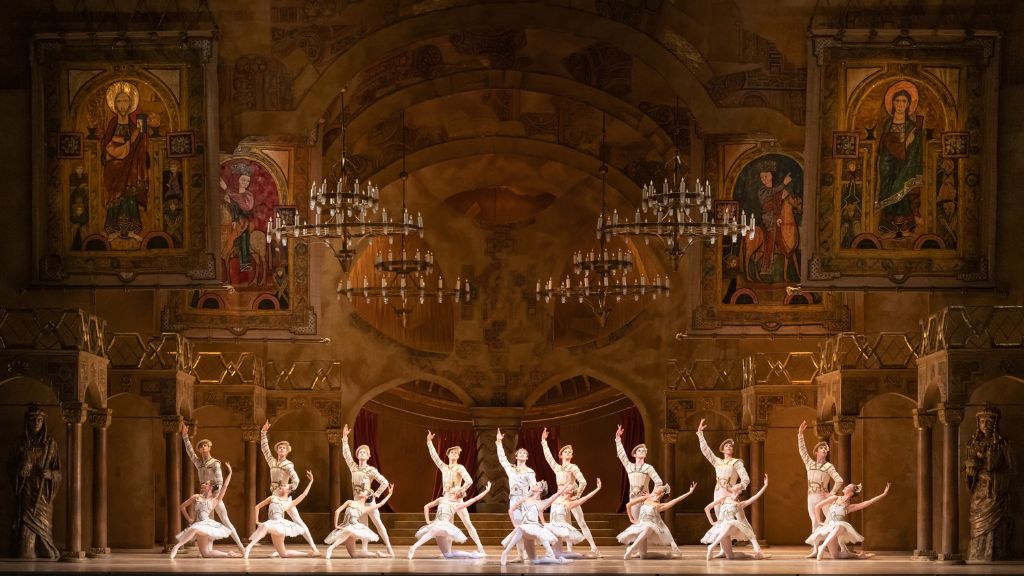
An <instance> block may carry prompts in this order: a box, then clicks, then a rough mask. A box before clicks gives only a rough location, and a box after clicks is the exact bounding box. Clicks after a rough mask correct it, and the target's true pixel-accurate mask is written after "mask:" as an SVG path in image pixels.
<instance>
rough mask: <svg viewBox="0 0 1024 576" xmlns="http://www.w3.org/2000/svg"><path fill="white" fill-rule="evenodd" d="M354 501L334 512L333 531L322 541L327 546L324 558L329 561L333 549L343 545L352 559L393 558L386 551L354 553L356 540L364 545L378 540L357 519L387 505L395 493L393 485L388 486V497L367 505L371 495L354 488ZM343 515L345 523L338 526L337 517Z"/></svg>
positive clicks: (366, 489)
mask: <svg viewBox="0 0 1024 576" xmlns="http://www.w3.org/2000/svg"><path fill="white" fill-rule="evenodd" d="M355 490H356V492H355V498H356V499H355V500H348V501H347V502H345V503H344V504H342V505H341V506H339V507H338V509H337V510H335V511H334V526H335V529H334V531H332V532H331V533H330V534H328V535H327V538H325V539H324V544H329V545H330V546H329V547H328V548H327V555H326V558H327V559H328V560H330V559H331V554H333V553H334V549H335V548H336V547H337V546H338V544H344V545H345V550H347V551H348V555H349V556H350V557H352V558H388V557H391V556H394V554H393V553H392V552H391V551H390V550H388V551H387V553H384V552H381V551H377V553H375V554H371V553H370V552H369V551H368V550H366V549H365V548H364V549H363V550H361V551H358V552H357V551H356V540H362V541H363V542H364V543H367V542H376V541H377V540H379V539H380V537H378V536H377V535H376V534H374V532H373V530H370V527H369V526H367V525H366V524H363V523H361V522H359V518H361V517H362V516H364V515H369V516H370V517H372V515H373V512H375V511H376V510H377V509H378V508H380V507H381V506H383V505H385V504H387V503H388V500H389V499H390V498H391V494H392V493H394V491H395V485H394V484H389V485H388V495H387V496H385V497H384V499H383V500H381V501H380V502H376V503H374V504H370V505H367V504H366V502H367V500H368V499H369V497H370V496H371V495H372V494H373V492H370V490H369V489H368V488H356V489H355ZM342 512H344V513H345V521H344V522H343V523H341V524H338V517H339V516H341V513H342Z"/></svg>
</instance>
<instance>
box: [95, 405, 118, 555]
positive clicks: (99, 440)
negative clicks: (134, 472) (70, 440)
mask: <svg viewBox="0 0 1024 576" xmlns="http://www.w3.org/2000/svg"><path fill="white" fill-rule="evenodd" d="M111 414H113V410H110V409H109V408H100V409H99V410H90V411H89V424H90V425H91V426H92V548H90V549H89V556H92V557H104V558H105V557H107V556H110V547H109V546H107V428H108V427H109V426H110V417H111Z"/></svg>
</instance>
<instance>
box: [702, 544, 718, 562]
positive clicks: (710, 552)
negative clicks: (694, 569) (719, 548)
mask: <svg viewBox="0 0 1024 576" xmlns="http://www.w3.org/2000/svg"><path fill="white" fill-rule="evenodd" d="M714 546H715V545H714V544H709V545H708V553H707V556H706V557H705V558H704V559H705V560H711V558H712V557H713V554H714V552H715V547H714Z"/></svg>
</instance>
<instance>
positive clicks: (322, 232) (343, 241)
mask: <svg viewBox="0 0 1024 576" xmlns="http://www.w3.org/2000/svg"><path fill="white" fill-rule="evenodd" d="M341 115H342V117H341V118H342V120H341V160H339V161H338V163H337V164H335V166H337V167H338V168H339V174H338V181H337V182H336V183H335V185H334V187H333V188H328V186H327V180H326V179H324V180H323V182H321V183H320V184H319V185H317V184H316V183H314V184H313V186H312V188H311V189H310V191H309V217H310V219H311V220H308V221H307V220H303V219H300V218H299V217H298V214H297V212H296V211H295V209H294V208H290V209H288V208H284V209H278V210H277V212H276V213H275V215H274V217H273V218H271V219H270V221H269V222H268V223H267V243H271V242H274V241H276V242H279V243H280V244H281V246H287V245H288V240H289V239H292V240H298V241H305V242H322V243H323V244H324V245H326V246H328V247H329V248H330V249H331V251H332V252H333V253H334V257H335V259H337V260H338V263H339V264H340V265H341V269H342V270H343V271H344V272H348V271H349V270H350V269H351V267H352V261H353V260H354V259H355V255H356V252H357V248H358V245H359V244H360V243H361V241H362V240H364V239H367V238H379V237H389V238H391V239H392V240H393V239H394V236H398V235H401V236H405V235H407V234H410V233H418V234H419V235H420V237H421V238H422V237H423V217H422V216H421V215H420V214H416V217H415V218H414V217H413V215H412V213H410V212H409V211H408V210H406V209H405V205H404V202H403V206H402V209H401V210H400V211H399V217H398V219H393V218H392V217H391V216H389V215H388V211H387V209H386V208H381V207H380V190H379V189H378V188H377V187H376V186H374V185H373V184H372V183H370V182H366V183H360V182H359V178H356V177H353V176H352V175H351V174H350V173H349V164H350V163H349V161H348V158H346V156H345V152H346V150H345V132H346V126H345V91H344V90H342V91H341ZM288 210H291V212H289V211H288Z"/></svg>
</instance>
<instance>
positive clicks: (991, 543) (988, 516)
mask: <svg viewBox="0 0 1024 576" xmlns="http://www.w3.org/2000/svg"><path fill="white" fill-rule="evenodd" d="M1000 416H1001V413H1000V412H999V409H998V408H996V407H995V406H993V405H992V404H988V403H986V404H985V406H984V407H983V408H982V409H981V410H979V411H978V414H977V422H978V429H977V430H976V431H975V432H974V435H972V436H971V437H970V439H969V440H967V450H966V452H967V455H966V457H965V458H964V474H965V476H966V477H967V489H968V490H970V492H971V508H970V513H969V519H970V523H971V541H970V544H969V545H968V548H967V559H968V560H977V561H982V562H991V561H993V560H1005V559H1008V558H1010V557H1011V538H1010V537H1011V529H1012V520H1011V517H1010V494H1011V493H1012V491H1013V461H1012V459H1011V458H1010V455H1011V452H1010V443H1009V442H1008V441H1007V440H1006V438H1005V437H1003V435H1002V434H1000V433H999V418H1000Z"/></svg>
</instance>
